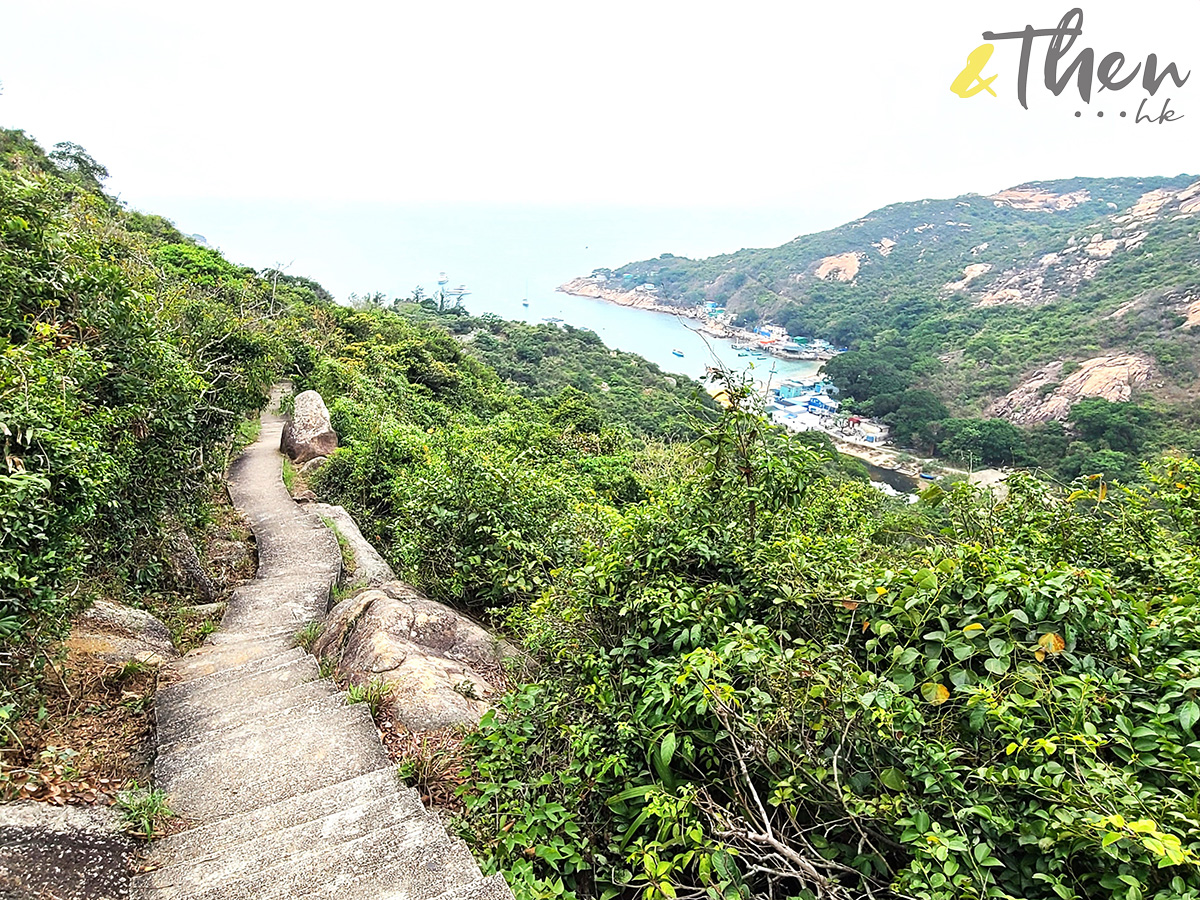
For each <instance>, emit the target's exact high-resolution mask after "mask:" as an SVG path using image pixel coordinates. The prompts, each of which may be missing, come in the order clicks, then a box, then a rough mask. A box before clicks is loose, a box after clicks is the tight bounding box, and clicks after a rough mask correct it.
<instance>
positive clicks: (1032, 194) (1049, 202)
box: [987, 184, 1092, 212]
mask: <svg viewBox="0 0 1200 900" xmlns="http://www.w3.org/2000/svg"><path fill="white" fill-rule="evenodd" d="M987 199H989V200H991V201H992V202H993V203H994V204H996V206H1010V207H1012V208H1013V209H1027V210H1041V211H1044V212H1060V211H1062V210H1067V209H1071V208H1072V207H1075V206H1079V205H1080V204H1083V203H1087V202H1088V201H1089V200H1091V199H1092V195H1091V193H1090V192H1089V191H1071V192H1070V193H1067V194H1056V193H1054V192H1053V191H1048V190H1046V189H1045V188H1042V187H1038V186H1037V185H1032V184H1022V185H1018V186H1017V187H1014V188H1009V189H1008V190H1006V191H1000V193H998V194H990V195H989V196H988V198H987Z"/></svg>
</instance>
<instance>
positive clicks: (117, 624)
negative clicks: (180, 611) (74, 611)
mask: <svg viewBox="0 0 1200 900" xmlns="http://www.w3.org/2000/svg"><path fill="white" fill-rule="evenodd" d="M66 645H67V650H68V651H70V652H71V653H79V654H86V655H88V656H92V657H95V658H96V659H99V660H101V661H103V662H107V663H112V664H113V665H118V666H119V665H124V664H126V663H130V662H140V663H146V664H147V665H162V664H163V663H164V662H166V661H168V660H171V659H174V658H175V657H176V656H177V655H178V654H176V652H175V646H174V645H173V644H172V643H171V632H170V631H168V630H167V626H166V625H164V624H163V623H162V622H160V621H159V620H158V619H156V618H154V616H152V615H150V613H148V612H146V611H145V610H141V609H133V608H132V607H129V606H122V605H121V604H119V603H113V602H111V601H109V600H97V601H96V602H95V603H94V604H93V605H92V607H91V608H90V609H88V610H87V611H85V612H84V613H83V614H82V615H81V616H80V617H79V618H78V619H76V621H75V625H74V626H73V627H72V628H71V635H70V637H68V638H67V641H66Z"/></svg>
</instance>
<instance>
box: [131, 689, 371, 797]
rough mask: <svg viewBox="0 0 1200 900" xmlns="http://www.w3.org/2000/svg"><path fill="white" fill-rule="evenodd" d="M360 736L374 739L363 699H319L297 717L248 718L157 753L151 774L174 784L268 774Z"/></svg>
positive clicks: (303, 761) (330, 750)
mask: <svg viewBox="0 0 1200 900" xmlns="http://www.w3.org/2000/svg"><path fill="white" fill-rule="evenodd" d="M364 738H366V739H372V738H373V739H374V740H375V741H376V742H378V740H379V738H378V732H377V730H376V728H375V723H374V722H373V721H372V720H371V714H370V711H369V710H368V709H367V707H366V704H355V705H353V706H347V705H345V704H344V703H338V704H337V705H336V706H334V708H332V709H330V708H328V707H327V706H326V705H325V704H324V703H322V702H320V701H319V702H318V704H317V705H315V706H314V707H311V708H309V709H306V710H305V712H304V714H303V715H300V716H296V717H293V718H290V719H288V718H284V719H275V720H273V721H271V722H269V723H267V725H266V726H264V727H262V728H260V727H258V725H257V723H255V722H247V723H246V724H245V725H244V726H243V728H242V729H239V730H237V731H235V732H232V733H230V734H227V735H221V736H220V737H218V738H215V739H214V740H211V741H204V742H203V743H201V744H199V745H198V746H194V747H192V746H185V747H181V748H180V749H178V750H175V751H172V752H170V753H160V754H159V755H158V756H157V757H156V758H155V760H154V777H155V778H156V779H158V780H160V781H161V782H163V783H164V784H165V783H168V782H170V783H172V784H179V783H182V782H183V781H185V780H187V779H197V778H205V777H208V776H209V775H213V774H219V775H220V776H221V777H222V778H228V777H229V776H230V775H232V774H234V773H235V772H238V771H241V772H244V773H246V774H253V772H255V771H258V772H260V773H262V774H269V773H270V772H271V771H273V770H278V769H280V768H283V767H287V766H295V765H304V764H305V763H306V762H307V761H308V760H309V759H310V757H312V756H313V755H314V754H321V753H336V752H338V750H339V748H340V746H341V745H342V744H345V743H348V742H349V741H350V740H352V739H353V740H359V739H364ZM235 767H237V768H235Z"/></svg>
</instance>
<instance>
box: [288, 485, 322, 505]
mask: <svg viewBox="0 0 1200 900" xmlns="http://www.w3.org/2000/svg"><path fill="white" fill-rule="evenodd" d="M292 499H293V500H295V501H296V502H297V503H315V502H316V501H317V495H316V494H314V493H313V492H312V491H310V490H309V489H308V488H301V489H300V490H298V491H296V493H294V494H293V495H292Z"/></svg>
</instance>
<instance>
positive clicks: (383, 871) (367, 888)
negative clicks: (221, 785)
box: [130, 823, 480, 900]
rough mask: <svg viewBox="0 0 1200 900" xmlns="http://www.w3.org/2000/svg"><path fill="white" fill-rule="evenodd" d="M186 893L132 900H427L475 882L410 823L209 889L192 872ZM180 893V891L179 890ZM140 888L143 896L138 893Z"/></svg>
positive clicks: (460, 862) (134, 895) (443, 845)
mask: <svg viewBox="0 0 1200 900" xmlns="http://www.w3.org/2000/svg"><path fill="white" fill-rule="evenodd" d="M193 871H194V872H195V873H196V877H195V878H194V880H193V879H189V883H188V884H187V885H186V892H183V893H175V894H165V893H164V888H162V887H161V886H160V887H157V888H152V887H151V886H149V885H146V884H145V883H144V882H141V881H140V880H139V881H137V882H135V885H134V888H133V890H132V891H131V894H130V898H131V900H151V898H153V900H168V898H170V900H174V898H178V897H187V898H188V900H295V898H298V897H312V898H317V897H322V898H333V897H337V898H339V900H341V898H345V897H355V898H358V897H369V896H375V895H376V894H378V893H380V892H382V891H384V890H388V891H391V892H392V893H393V894H396V895H399V896H401V897H404V898H405V900H430V898H434V897H437V896H438V895H439V894H443V893H445V892H446V891H448V890H450V889H452V888H455V887H459V886H465V885H468V884H471V883H472V882H475V881H478V880H479V877H480V876H479V867H478V866H477V865H476V864H475V861H474V860H473V859H470V858H469V857H468V858H464V857H463V855H462V852H461V850H459V849H458V848H457V847H455V846H454V845H452V844H451V842H450V841H449V840H448V839H447V838H446V837H445V834H444V832H442V833H441V836H440V837H439V836H438V833H437V831H436V830H435V829H430V830H426V829H424V828H419V829H413V828H411V826H410V823H405V824H403V825H399V826H396V827H393V828H387V829H384V830H381V831H374V832H372V833H370V834H368V835H365V836H363V837H360V838H356V839H354V840H351V841H343V842H341V843H338V844H333V845H330V846H317V847H312V848H310V849H309V850H308V851H307V852H302V853H299V854H297V855H295V856H291V857H289V858H287V859H282V860H280V861H278V862H277V863H275V864H274V865H271V866H268V867H266V868H263V869H259V870H257V871H255V872H250V873H247V874H245V875H243V876H241V877H239V878H237V879H235V880H233V881H229V882H224V883H220V884H212V883H206V882H205V880H204V872H205V868H204V864H203V863H202V864H200V865H198V866H196V867H195V868H194V869H193ZM179 887H185V886H183V885H180V886H179ZM143 889H145V892H144V893H143V892H142V891H143Z"/></svg>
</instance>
